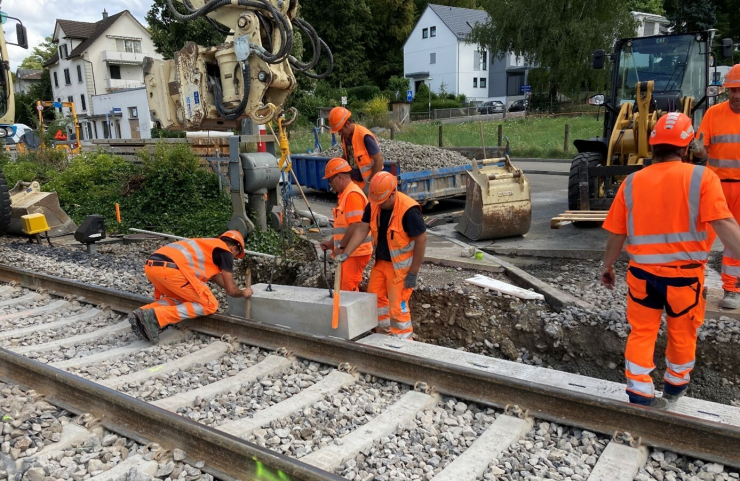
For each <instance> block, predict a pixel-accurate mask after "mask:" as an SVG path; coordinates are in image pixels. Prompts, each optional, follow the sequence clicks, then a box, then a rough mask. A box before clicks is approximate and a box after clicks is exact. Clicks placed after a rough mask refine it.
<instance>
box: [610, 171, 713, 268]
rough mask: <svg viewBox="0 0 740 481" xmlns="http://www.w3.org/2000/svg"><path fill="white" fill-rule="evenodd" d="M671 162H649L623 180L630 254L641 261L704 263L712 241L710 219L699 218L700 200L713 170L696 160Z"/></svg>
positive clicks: (651, 262)
mask: <svg viewBox="0 0 740 481" xmlns="http://www.w3.org/2000/svg"><path fill="white" fill-rule="evenodd" d="M670 164H671V165H668V164H654V165H651V166H649V167H646V168H644V169H642V170H640V171H639V172H636V173H634V174H631V175H629V176H628V177H627V179H626V180H625V181H624V187H623V189H624V191H623V193H624V202H625V206H626V208H627V247H626V250H627V254H629V257H630V259H632V261H633V262H636V263H638V264H657V265H686V264H695V263H701V264H704V263H706V261H707V259H708V257H709V249H710V247H711V246H708V245H707V237H708V235H707V225H708V224H707V223H704V222H699V206H700V204H701V188H702V182H703V177H704V174H705V173H706V174H709V172H707V171H706V169H705V168H704V167H701V166H698V165H691V164H685V163H677V162H671V163H670ZM656 167H657V169H656Z"/></svg>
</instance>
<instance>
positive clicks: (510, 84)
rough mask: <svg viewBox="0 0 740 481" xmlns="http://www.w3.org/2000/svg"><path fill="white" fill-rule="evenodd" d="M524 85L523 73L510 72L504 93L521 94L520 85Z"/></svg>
mask: <svg viewBox="0 0 740 481" xmlns="http://www.w3.org/2000/svg"><path fill="white" fill-rule="evenodd" d="M522 85H524V74H523V73H515V74H511V75H509V76H508V77H507V79H506V95H522V91H521V86H522Z"/></svg>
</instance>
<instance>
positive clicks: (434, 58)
mask: <svg viewBox="0 0 740 481" xmlns="http://www.w3.org/2000/svg"><path fill="white" fill-rule="evenodd" d="M429 63H430V64H434V63H437V54H436V53H430V54H429Z"/></svg>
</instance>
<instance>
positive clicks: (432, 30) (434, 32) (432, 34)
mask: <svg viewBox="0 0 740 481" xmlns="http://www.w3.org/2000/svg"><path fill="white" fill-rule="evenodd" d="M429 36H430V37H436V36H437V27H431V28H430V29H429Z"/></svg>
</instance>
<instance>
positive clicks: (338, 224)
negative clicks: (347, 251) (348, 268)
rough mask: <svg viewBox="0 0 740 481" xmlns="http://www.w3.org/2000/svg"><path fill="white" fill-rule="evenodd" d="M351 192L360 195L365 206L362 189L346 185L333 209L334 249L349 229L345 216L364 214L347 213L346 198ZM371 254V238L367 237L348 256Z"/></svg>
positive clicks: (352, 183)
mask: <svg viewBox="0 0 740 481" xmlns="http://www.w3.org/2000/svg"><path fill="white" fill-rule="evenodd" d="M352 192H355V193H358V194H360V195H361V196H362V198H363V199H365V204H367V197H365V193H364V192H363V191H362V189H360V188H359V187H358V186H357V184H355V183H354V182H350V183H349V184H348V185H347V188H345V189H344V191H343V192H342V193H341V194H340V195H339V199H338V202H337V206H336V207H334V247H339V243H340V242H341V241H342V239H343V238H344V234H345V233H346V232H347V227H349V222H347V214H349V216H350V217H354V216H357V215H360V216H362V214H363V212H364V211H363V212H347V209H346V204H347V198H348V197H349V194H350V193H352ZM372 253H373V244H372V237H370V236H368V237H367V238H366V239H365V241H364V242H363V243H362V244H360V246H359V247H358V248H357V249H355V250H354V252H352V255H350V257H359V256H366V255H369V254H372Z"/></svg>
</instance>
